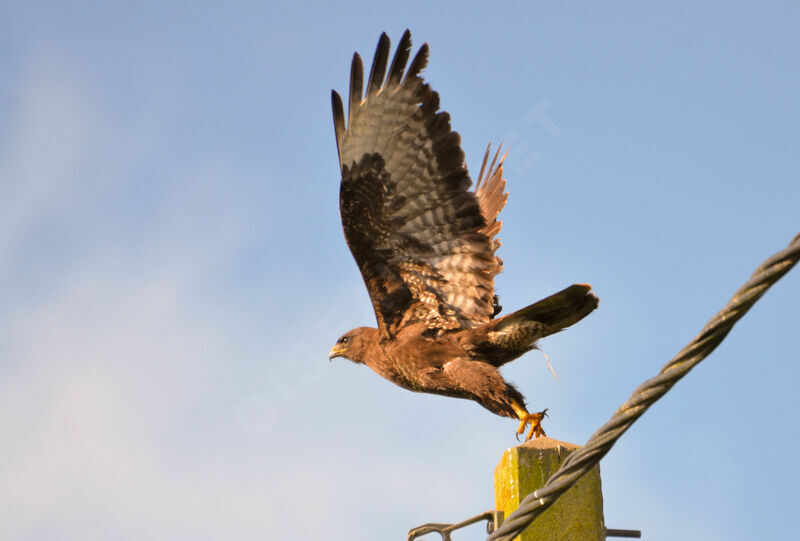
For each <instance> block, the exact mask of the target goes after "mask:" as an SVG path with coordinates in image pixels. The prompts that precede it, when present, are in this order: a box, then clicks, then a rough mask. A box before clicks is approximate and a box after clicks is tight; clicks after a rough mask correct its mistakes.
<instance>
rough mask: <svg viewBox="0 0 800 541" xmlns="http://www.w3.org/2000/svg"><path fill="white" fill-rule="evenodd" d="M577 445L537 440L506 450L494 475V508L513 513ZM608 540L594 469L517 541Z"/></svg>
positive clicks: (596, 471)
mask: <svg viewBox="0 0 800 541" xmlns="http://www.w3.org/2000/svg"><path fill="white" fill-rule="evenodd" d="M577 448H578V446H577V445H573V444H571V443H564V442H561V441H558V440H553V439H550V438H538V439H535V440H532V441H529V442H527V443H523V444H522V445H518V446H516V447H511V448H509V449H506V451H505V452H504V453H503V458H502V459H500V463H499V464H498V465H497V468H496V469H495V471H494V494H495V496H494V497H495V509H497V510H498V511H503V513H504V514H505V516H506V517H507V516H508V515H510V514H511V512H512V511H514V510H515V509H516V508H517V507H519V503H520V501H522V500H523V499H524V498H525V496H527V495H528V494H530V493H531V492H533V491H534V490H536V489H537V488H540V487H542V486H544V483H545V482H546V481H547V479H548V478H549V477H550V475H551V474H553V473H554V472H555V471H556V470H557V469H558V467H559V466H560V465H561V463H562V462H563V461H564V459H565V458H566V457H567V455H569V453H571V452H572V451H574V450H575V449H577ZM575 539H580V540H582V541H583V540H585V541H595V540H597V541H603V540H604V539H605V524H604V521H603V493H602V490H601V486H600V466H599V465H598V466H595V467H594V468H593V469H592V470H591V471H590V472H589V473H587V474H586V475H584V476H583V478H582V479H580V480H579V481H578V482H577V483H576V484H575V486H573V487H572V488H570V489H569V490H568V491H567V492H566V493H565V494H564V495H563V496H561V498H559V500H558V501H557V502H556V503H555V504H553V505H552V506H550V508H549V509H548V510H547V511H545V512H544V513H543V514H542V515H541V516H539V517H538V518H537V519H536V520H535V521H534V522H533V523H532V524H531V525H530V526H528V527H527V528H526V529H525V531H523V532H522V534H521V535H520V536H519V537H517V538H516V540H515V541H561V540H563V541H568V540H575Z"/></svg>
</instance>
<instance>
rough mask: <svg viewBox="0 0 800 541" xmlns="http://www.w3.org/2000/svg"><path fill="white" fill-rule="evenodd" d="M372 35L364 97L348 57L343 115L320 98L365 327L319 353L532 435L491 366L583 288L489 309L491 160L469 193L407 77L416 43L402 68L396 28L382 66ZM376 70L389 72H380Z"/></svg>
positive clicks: (495, 186)
mask: <svg viewBox="0 0 800 541" xmlns="http://www.w3.org/2000/svg"><path fill="white" fill-rule="evenodd" d="M389 49H390V46H389V38H388V37H387V36H386V34H383V35H381V38H380V40H379V42H378V47H377V50H376V52H375V58H374V60H373V64H372V68H371V70H370V74H369V77H368V79H367V87H366V92H364V89H363V86H364V85H363V81H364V78H363V67H362V64H361V57H360V56H359V55H358V54H357V53H356V54H355V55H354V56H353V63H352V66H351V74H350V94H349V97H348V113H347V116H345V110H344V105H343V103H342V99H341V98H340V96H339V95H338V94H337V93H336V92H335V91H333V92H332V101H333V121H334V129H335V133H336V144H337V148H338V152H339V163H340V166H341V173H342V182H341V190H340V198H339V208H340V212H341V217H342V226H343V228H344V233H345V238H346V239H347V245H348V246H349V248H350V251H351V252H352V254H353V257H354V258H355V260H356V263H357V264H358V268H359V270H360V271H361V274H362V276H363V278H364V283H365V284H366V286H367V291H368V292H369V296H370V300H371V301H372V306H373V308H374V310H375V315H376V318H377V323H378V327H377V329H375V328H367V327H361V328H358V329H354V330H352V331H350V332H348V333H346V334H345V335H343V336H342V337H341V338H340V339H339V341H338V342H337V344H336V345H335V346H334V348H333V350H332V351H331V354H330V357H331V358H334V357H340V356H341V357H346V358H348V359H350V360H352V361H354V362H356V363H364V364H366V365H367V366H369V367H370V368H372V369H373V370H374V371H375V372H377V373H378V374H379V375H381V376H383V377H384V378H386V379H388V380H390V381H392V382H394V383H396V384H398V385H400V386H401V387H405V388H407V389H410V390H413V391H421V392H429V393H435V394H442V395H447V396H454V397H458V398H468V399H471V400H475V401H477V402H478V403H480V404H481V405H483V406H484V407H485V408H487V409H489V410H490V411H492V412H494V413H496V414H498V415H503V416H507V417H512V418H517V419H519V420H520V427H519V430H518V434H519V433H521V432H522V431H523V430H524V427H525V425H526V424H527V423H530V424H531V432H530V433H529V435H528V438H530V437H531V436H532V435H533V434H534V433H536V435H537V436H538V435H540V434H541V435H543V434H544V431H543V430H541V426H540V425H539V421H541V418H542V417H543V416H544V412H540V413H538V414H530V413H528V412H527V410H526V408H525V401H524V398H523V396H522V394H520V392H519V391H517V389H516V388H515V387H514V386H512V385H511V384H509V383H508V382H506V381H505V380H504V379H503V378H502V376H501V375H500V372H499V371H498V370H497V368H498V367H499V366H501V365H503V364H505V363H506V362H509V361H511V360H513V359H516V358H517V357H519V356H520V355H522V354H523V353H525V352H527V351H530V350H531V349H533V348H534V347H535V346H536V342H537V340H538V339H539V338H542V337H544V336H547V335H549V334H553V333H555V332H558V331H560V330H562V329H563V328H565V327H568V326H570V325H572V324H574V323H576V322H577V321H579V320H580V319H582V318H583V317H585V316H586V315H588V314H589V313H590V312H591V311H592V310H594V309H595V308H596V307H597V303H598V300H597V298H596V297H595V296H594V295H592V293H591V292H590V287H589V286H588V285H585V284H579V285H573V286H570V287H568V288H567V289H565V290H563V291H561V292H559V293H556V294H555V295H552V296H551V297H548V298H546V299H544V300H542V301H539V302H537V303H535V304H533V305H531V306H528V307H527V308H523V309H522V310H519V311H517V312H514V313H512V314H510V315H507V316H504V317H499V318H495V316H497V315H498V313H499V312H500V306H499V305H498V302H497V297H496V295H495V292H494V277H495V275H497V274H498V273H499V272H500V271H501V270H502V269H503V262H502V260H501V259H500V258H499V257H497V256H496V255H495V252H496V250H497V248H498V247H499V246H500V241H499V240H498V239H497V234H498V233H499V231H500V227H501V222H499V221H497V215H498V213H499V212H500V210H501V209H502V208H503V206H504V205H505V202H506V199H507V197H508V194H507V193H506V192H505V179H503V159H504V158H505V156H503V158H501V159H500V160H499V162H498V155H499V151H498V154H496V155H495V157H494V160H493V161H492V163H491V165H490V166H489V167H488V168H487V167H486V166H487V162H488V158H489V150H488V149H487V151H486V155H485V156H484V160H483V166H482V168H481V173H480V174H479V176H478V183H477V186H476V189H475V190H474V191H469V189H470V187H471V185H472V181H471V179H470V177H469V174H468V172H467V169H466V166H465V164H464V153H463V151H462V150H461V147H460V137H459V135H458V133H456V132H454V131H452V130H451V128H450V115H449V114H448V113H446V112H444V111H440V110H439V95H438V94H437V93H436V92H434V91H433V90H432V89H431V88H430V86H429V85H428V84H426V83H425V81H424V80H423V79H422V77H421V76H420V72H421V70H422V69H423V68H424V67H425V65H426V63H427V59H428V45H427V44H424V45H423V46H422V47H421V48H420V50H419V51H418V52H417V54H416V56H415V57H414V59H413V60H412V61H411V64H410V66H409V67H408V69H406V64H407V62H408V59H409V53H410V50H411V34H410V32H409V31H408V30H406V32H405V33H404V34H403V37H402V38H401V40H400V44H399V45H398V47H397V51H396V52H395V55H394V58H393V59H392V61H391V64H389V62H388V60H389ZM387 66H388V71H387Z"/></svg>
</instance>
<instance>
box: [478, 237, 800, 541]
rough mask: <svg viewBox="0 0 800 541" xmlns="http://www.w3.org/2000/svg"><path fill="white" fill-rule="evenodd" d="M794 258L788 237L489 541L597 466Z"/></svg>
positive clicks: (506, 535) (795, 243)
mask: <svg viewBox="0 0 800 541" xmlns="http://www.w3.org/2000/svg"><path fill="white" fill-rule="evenodd" d="M798 259H800V234H798V235H797V236H795V237H794V239H792V242H791V243H790V244H789V246H788V247H786V249H784V250H782V251H781V252H779V253H777V254H775V255H774V256H772V257H770V258H769V259H767V260H766V261H764V263H762V264H761V266H759V267H758V268H757V269H756V270H755V272H754V273H753V275H752V276H751V277H750V279H749V280H748V281H747V283H745V284H744V285H743V286H742V287H740V288H739V290H738V291H737V292H736V293H735V294H734V295H733V298H731V300H730V301H728V304H726V305H725V307H724V308H723V309H722V310H720V311H719V312H717V314H716V315H715V316H714V317H712V318H711V320H710V321H709V322H708V323H706V326H705V327H703V330H702V331H700V334H699V335H697V337H696V338H695V339H694V340H692V342H691V343H689V345H687V346H686V347H685V348H683V349H682V350H681V351H680V353H678V354H677V355H676V356H675V357H674V358H673V359H672V360H671V361H669V362H668V363H667V364H666V365H665V366H664V368H662V369H661V371H660V372H659V373H658V375H657V376H656V377H654V378H653V379H650V380H648V381H645V382H644V383H642V384H641V385H639V387H637V388H636V390H634V391H633V394H631V397H630V398H628V400H626V401H625V403H624V404H622V406H620V407H619V409H618V410H617V411H616V412H615V413H614V415H613V416H612V417H611V419H610V420H609V421H608V422H607V423H606V424H605V425H603V426H602V427H600V429H599V430H598V431H597V432H595V433H594V434H593V435H592V437H591V438H589V440H588V441H587V442H586V445H584V446H583V447H581V448H579V449H577V450H576V451H574V452H573V453H571V454H570V455H569V456H568V457H567V459H566V460H565V461H564V463H563V464H562V465H561V467H560V468H559V469H558V471H556V472H555V473H554V474H553V475H552V476H550V478H549V479H548V480H547V483H545V485H544V486H543V487H542V488H540V489H538V490H535V491H534V492H532V493H531V494H528V496H527V497H526V498H525V499H524V500H523V501H522V502H521V503H520V505H519V507H518V508H517V509H516V510H515V511H514V512H513V513H511V514H510V515H509V516H508V518H506V520H505V521H504V522H503V524H502V525H501V526H500V527H499V528H498V529H497V530H495V531H494V532H493V533H492V534H491V535H490V536H489V537H488V538H487V541H511V540H512V539H513V538H514V537H516V536H517V535H519V534H520V533H521V532H522V530H524V529H525V528H526V527H527V526H528V525H529V524H530V523H531V522H533V520H534V519H535V518H536V517H537V516H539V515H540V514H541V513H542V512H544V510H545V509H547V508H548V507H550V506H551V505H552V504H553V503H554V502H555V501H556V500H557V499H558V498H559V497H560V496H561V495H562V494H563V493H564V492H566V490H567V489H569V488H570V487H571V486H572V485H573V484H575V482H577V481H578V479H580V478H581V477H583V475H584V474H586V473H587V472H588V471H589V470H591V469H592V468H593V467H594V466H595V464H597V463H598V462H600V459H601V458H603V457H604V456H605V455H606V453H608V451H610V450H611V447H613V445H614V444H615V443H616V442H617V440H618V439H619V438H620V436H622V434H624V433H625V431H626V430H628V428H630V427H631V425H632V424H633V423H634V422H635V421H636V420H637V419H638V418H639V417H641V416H642V414H643V413H644V412H645V411H647V409H648V408H649V407H650V406H652V405H653V404H654V403H655V402H656V400H658V399H659V398H661V397H662V396H664V395H665V394H666V393H667V391H669V390H670V389H671V388H672V386H673V385H675V383H677V382H678V380H679V379H681V378H682V377H683V376H685V375H686V374H687V373H688V372H689V370H691V369H692V368H694V367H695V365H697V364H698V363H700V361H702V360H703V359H705V358H706V357H707V356H708V355H709V354H710V353H711V352H712V351H714V349H715V348H716V347H717V346H718V345H719V344H720V342H722V340H723V339H724V338H725V336H727V334H728V333H729V332H730V330H731V329H732V328H733V325H734V324H735V323H736V322H737V321H739V319H740V318H741V317H742V316H744V315H745V314H746V313H747V311H748V310H749V309H750V308H751V307H752V306H753V305H754V304H755V303H756V301H757V300H758V299H760V298H761V296H762V295H763V294H764V293H766V291H767V289H769V288H770V287H771V286H772V285H773V284H774V283H775V282H777V281H778V280H780V278H781V277H782V276H783V275H784V274H786V273H787V272H789V270H790V269H791V268H792V267H793V266H794V265H795V264H796V263H797V261H798Z"/></svg>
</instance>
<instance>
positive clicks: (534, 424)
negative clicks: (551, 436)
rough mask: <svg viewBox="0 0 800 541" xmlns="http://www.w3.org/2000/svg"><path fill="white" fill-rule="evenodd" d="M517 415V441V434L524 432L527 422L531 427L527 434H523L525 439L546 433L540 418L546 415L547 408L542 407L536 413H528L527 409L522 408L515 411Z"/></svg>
mask: <svg viewBox="0 0 800 541" xmlns="http://www.w3.org/2000/svg"><path fill="white" fill-rule="evenodd" d="M517 417H519V428H517V441H519V435H520V434H522V433H523V432H525V427H526V426H528V425H529V424H530V425H531V429H530V430H529V431H528V435H527V436H525V441H529V440H530V439H531V438H533V437H534V436H536V437H537V438H538V437H540V436H546V435H547V434H545V433H544V428H542V419H544V418H545V417H547V408H545V409H543V410H542V411H540V412H538V413H528V412H527V411H525V410H524V409H522V411H518V412H517Z"/></svg>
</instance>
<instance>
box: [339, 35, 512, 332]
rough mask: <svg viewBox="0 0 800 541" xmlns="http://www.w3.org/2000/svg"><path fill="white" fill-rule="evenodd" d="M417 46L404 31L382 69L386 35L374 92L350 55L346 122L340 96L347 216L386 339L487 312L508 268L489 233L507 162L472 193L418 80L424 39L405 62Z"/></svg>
mask: <svg viewBox="0 0 800 541" xmlns="http://www.w3.org/2000/svg"><path fill="white" fill-rule="evenodd" d="M410 49H411V34H410V33H409V32H408V31H406V32H405V33H404V34H403V37H402V39H401V41H400V44H399V46H398V48H397V52H396V53H395V55H394V59H393V60H392V63H391V66H390V67H389V70H388V74H386V67H387V64H388V59H389V38H388V37H387V36H386V34H383V35H381V38H380V40H379V42H378V48H377V51H376V52H375V59H374V61H373V64H372V69H371V71H370V75H369V79H368V82H367V89H366V95H362V87H363V67H362V64H361V58H360V57H359V55H358V54H357V53H356V54H355V55H354V56H353V64H352V68H351V74H350V95H349V107H348V118H347V122H346V123H345V112H344V106H343V104H342V100H341V98H340V97H339V95H338V94H337V93H336V92H335V91H334V92H333V93H332V101H333V120H334V128H335V131H336V143H337V146H338V151H339V163H340V165H341V170H342V184H341V191H340V198H339V205H340V212H341V217H342V225H343V227H344V233H345V237H346V239H347V244H348V246H349V247H350V251H351V252H352V253H353V257H354V258H355V260H356V263H357V264H358V267H359V269H360V271H361V274H362V276H363V277H364V282H365V283H366V286H367V290H368V291H369V295H370V298H371V300H372V305H373V307H374V309H375V314H376V316H377V319H378V326H379V328H380V330H381V332H382V334H383V335H384V336H391V335H393V334H395V333H396V332H397V330H399V329H400V328H402V327H404V326H406V325H410V324H416V323H423V324H424V325H425V326H426V327H427V328H428V329H430V330H433V331H444V330H448V329H456V328H462V327H472V326H475V325H479V324H481V323H484V322H486V321H488V320H489V319H490V318H491V317H492V316H493V315H494V313H495V302H494V301H495V299H494V276H495V275H496V274H497V273H498V272H500V269H501V268H502V262H501V261H500V260H499V259H497V258H496V257H495V256H494V250H495V249H496V247H497V243H496V241H495V240H493V238H492V237H493V235H494V234H495V233H496V232H497V230H499V223H498V222H496V220H495V218H496V216H497V212H499V209H500V207H502V204H503V203H504V202H505V194H503V193H502V192H503V187H502V178H501V177H502V170H500V180H499V181H496V180H495V176H496V173H497V172H496V171H495V173H494V176H492V178H491V179H489V181H488V182H487V183H485V184H484V188H483V189H484V190H485V192H484V193H485V195H482V194H481V195H479V196H478V197H476V195H475V194H474V193H473V192H470V191H469V188H470V186H471V184H472V181H471V180H470V178H469V175H468V173H467V170H466V167H465V165H464V153H463V151H462V150H461V147H460V137H459V135H458V133H456V132H454V131H452V130H451V129H450V115H449V114H448V113H446V112H444V111H439V95H438V94H437V93H436V92H434V91H433V90H431V88H430V86H429V85H427V84H426V83H425V82H424V81H423V79H422V78H421V77H420V71H421V70H422V69H423V68H424V67H425V64H426V62H427V57H428V46H427V44H425V45H423V46H422V47H421V48H420V50H419V52H418V53H417V55H416V56H415V57H414V59H413V60H412V62H411V65H410V66H409V68H408V70H407V71H406V69H405V68H406V62H407V61H408V58H409V52H410ZM404 72H405V73H404ZM384 75H386V76H385V77H384ZM490 170H491V168H490ZM498 183H499V184H500V188H499V195H497V186H498ZM479 194H480V192H479ZM500 200H502V201H500Z"/></svg>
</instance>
